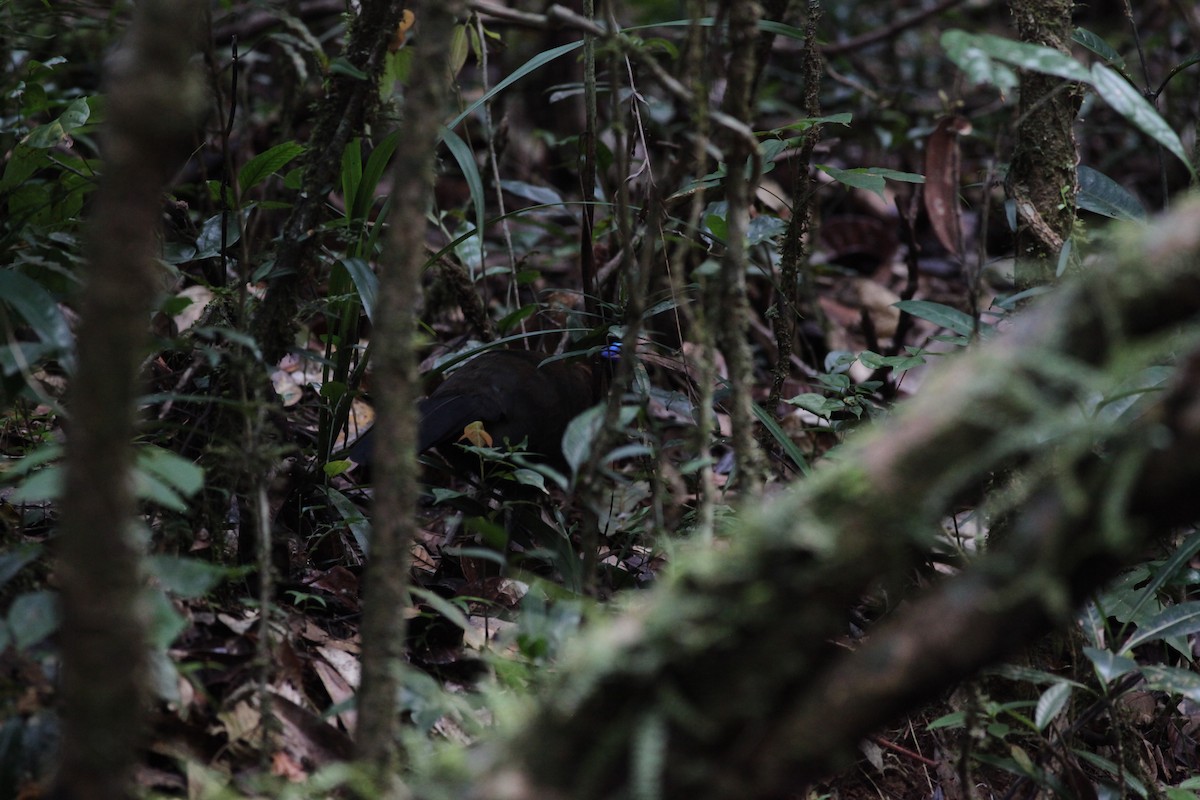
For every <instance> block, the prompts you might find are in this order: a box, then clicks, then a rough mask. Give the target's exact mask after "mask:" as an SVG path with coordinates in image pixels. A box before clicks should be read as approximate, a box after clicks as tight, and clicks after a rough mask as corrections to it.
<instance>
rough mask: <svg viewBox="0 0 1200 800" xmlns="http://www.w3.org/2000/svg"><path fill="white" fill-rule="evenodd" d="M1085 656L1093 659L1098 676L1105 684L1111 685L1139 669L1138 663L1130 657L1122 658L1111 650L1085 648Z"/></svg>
mask: <svg viewBox="0 0 1200 800" xmlns="http://www.w3.org/2000/svg"><path fill="white" fill-rule="evenodd" d="M1083 654H1084V655H1086V656H1087V657H1088V658H1089V659H1091V662H1092V665H1093V666H1095V668H1096V674H1097V675H1099V676H1100V679H1101V680H1103V681H1104V682H1105V683H1111V682H1112V681H1114V680H1115V679H1117V678H1119V677H1121V676H1122V675H1124V674H1125V673H1127V672H1133V671H1134V670H1135V669H1137V666H1138V665H1137V662H1136V661H1134V660H1133V659H1132V658H1129V657H1128V656H1120V655H1117V654H1116V653H1114V652H1112V651H1111V650H1101V649H1100V648H1097V647H1085V648H1083Z"/></svg>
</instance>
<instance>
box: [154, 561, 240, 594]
mask: <svg viewBox="0 0 1200 800" xmlns="http://www.w3.org/2000/svg"><path fill="white" fill-rule="evenodd" d="M146 566H147V570H148V571H149V573H150V574H151V575H152V576H154V577H155V578H156V579H157V580H158V582H159V583H160V584H162V587H163V588H164V589H166V590H167V591H168V592H170V593H171V594H173V595H176V596H178V597H183V598H194V597H201V596H203V595H205V594H207V593H208V591H209V590H210V589H212V588H213V587H215V586H216V585H217V584H219V583H220V582H221V581H223V580H225V577H226V575H228V570H226V569H225V568H224V567H219V566H217V565H216V564H210V563H209V562H207V561H201V560H200V559H198V558H185V557H182V556H168V555H152V556H149V557H147V559H146Z"/></svg>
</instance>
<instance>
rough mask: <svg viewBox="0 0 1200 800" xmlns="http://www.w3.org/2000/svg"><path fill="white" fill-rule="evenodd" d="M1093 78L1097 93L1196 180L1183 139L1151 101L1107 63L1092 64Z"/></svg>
mask: <svg viewBox="0 0 1200 800" xmlns="http://www.w3.org/2000/svg"><path fill="white" fill-rule="evenodd" d="M1091 78H1092V80H1091V83H1092V85H1093V86H1095V88H1096V94H1098V95H1100V97H1102V98H1104V102H1106V103H1108V104H1109V105H1110V106H1112V107H1113V109H1114V110H1115V111H1116V112H1117V113H1119V114H1120V115H1121V116H1123V117H1125V119H1127V120H1129V121H1130V122H1132V123H1133V124H1134V125H1136V126H1137V127H1138V128H1140V129H1141V131H1142V132H1143V133H1145V134H1146V135H1147V136H1149V137H1150V138H1151V139H1154V140H1155V141H1156V142H1158V143H1159V144H1161V145H1162V146H1163V147H1165V148H1167V149H1168V150H1170V151H1171V152H1172V153H1173V154H1174V155H1175V157H1176V158H1178V159H1179V160H1180V161H1182V162H1183V163H1184V165H1185V166H1186V167H1187V168H1188V172H1190V173H1192V176H1193V177H1195V175H1196V168H1195V167H1194V166H1193V165H1192V162H1191V160H1190V159H1189V158H1188V156H1187V152H1186V151H1185V150H1184V148H1183V142H1181V141H1180V140H1179V136H1178V135H1177V134H1176V133H1175V131H1173V130H1171V126H1170V125H1168V124H1167V123H1166V120H1164V119H1163V118H1162V117H1161V116H1159V114H1158V111H1156V110H1155V108H1154V106H1152V105H1150V103H1149V101H1147V100H1146V98H1144V97H1142V95H1141V93H1140V92H1138V90H1137V89H1135V88H1133V86H1131V85H1130V83H1129V81H1127V80H1125V79H1124V78H1123V77H1121V75H1120V73H1118V72H1116V71H1115V70H1113V69H1111V68H1109V67H1106V66H1104V65H1103V64H1093V65H1092V72H1091Z"/></svg>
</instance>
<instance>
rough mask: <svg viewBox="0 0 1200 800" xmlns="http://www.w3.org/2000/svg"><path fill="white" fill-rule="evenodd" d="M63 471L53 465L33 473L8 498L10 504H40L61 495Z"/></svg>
mask: <svg viewBox="0 0 1200 800" xmlns="http://www.w3.org/2000/svg"><path fill="white" fill-rule="evenodd" d="M62 482H63V469H62V467H61V466H59V465H57V464H55V465H54V466H50V467H46V468H45V469H43V470H41V471H39V472H35V473H33V474H32V475H30V476H29V478H28V479H26V480H25V481H24V482H23V483H22V484H21V485H20V486H18V487H17V488H16V489H14V490H13V493H12V494H11V495H10V496H9V498H8V499H9V502H10V503H40V502H45V501H48V500H57V499H58V498H59V497H60V496H61V495H62Z"/></svg>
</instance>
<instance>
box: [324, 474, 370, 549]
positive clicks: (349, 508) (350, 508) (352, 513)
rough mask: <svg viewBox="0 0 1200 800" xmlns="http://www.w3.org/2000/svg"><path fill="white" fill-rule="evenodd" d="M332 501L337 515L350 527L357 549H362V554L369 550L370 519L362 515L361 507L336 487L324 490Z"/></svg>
mask: <svg viewBox="0 0 1200 800" xmlns="http://www.w3.org/2000/svg"><path fill="white" fill-rule="evenodd" d="M326 491H327V493H328V496H329V499H330V502H332V503H333V508H334V510H335V511H337V513H338V516H340V517H341V518H342V521H343V522H345V523H346V525H347V526H349V528H350V533H351V534H352V535H353V536H354V541H355V543H356V544H357V545H358V549H359V550H362V552H363V555H366V554H367V553H369V552H370V549H371V521H370V520H369V519H367V518H366V517H364V516H363V512H362V509H360V508H359V507H358V506H356V505H354V503H353V502H351V500H350V498H349V497H346V495H344V494H342V493H341V492H339V491H337V490H336V489H328V490H326Z"/></svg>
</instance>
